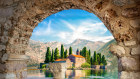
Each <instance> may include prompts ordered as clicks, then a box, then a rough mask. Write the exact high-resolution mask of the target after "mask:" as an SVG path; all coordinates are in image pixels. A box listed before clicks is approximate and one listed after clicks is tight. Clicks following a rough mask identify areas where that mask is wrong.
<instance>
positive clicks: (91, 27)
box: [57, 20, 113, 43]
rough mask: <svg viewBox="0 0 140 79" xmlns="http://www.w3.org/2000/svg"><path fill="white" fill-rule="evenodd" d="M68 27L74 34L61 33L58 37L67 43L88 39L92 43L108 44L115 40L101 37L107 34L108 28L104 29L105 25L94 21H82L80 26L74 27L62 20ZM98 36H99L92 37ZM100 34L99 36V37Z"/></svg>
mask: <svg viewBox="0 0 140 79" xmlns="http://www.w3.org/2000/svg"><path fill="white" fill-rule="evenodd" d="M61 21H62V22H63V23H64V24H65V25H66V27H68V28H69V29H71V30H72V32H64V31H63V32H59V33H58V34H57V36H58V37H59V38H61V40H66V41H65V43H71V42H73V41H74V40H75V39H86V40H91V41H103V42H108V41H110V40H111V39H113V36H103V37H102V36H100V34H104V33H105V32H107V28H106V27H104V25H103V23H101V22H100V23H99V22H98V23H97V22H96V23H94V22H92V21H88V20H85V21H82V22H81V23H80V25H77V27H76V26H74V25H72V24H70V23H69V22H67V21H65V20H61ZM92 34H97V35H92ZM98 34H99V35H98Z"/></svg>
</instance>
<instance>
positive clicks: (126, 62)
mask: <svg viewBox="0 0 140 79" xmlns="http://www.w3.org/2000/svg"><path fill="white" fill-rule="evenodd" d="M139 5H140V1H139V0H11V1H9V0H0V78H1V79H5V78H7V79H8V78H13V79H24V78H26V76H27V72H26V71H25V70H26V61H27V59H28V57H26V56H25V52H26V47H27V45H28V40H29V38H30V36H31V34H32V31H33V29H34V28H35V26H36V25H37V24H38V23H39V22H41V21H42V20H43V19H44V18H46V17H48V16H50V15H51V14H54V13H56V12H59V11H61V10H66V9H83V10H86V11H88V12H91V13H94V14H95V15H97V16H98V17H99V18H100V19H101V20H102V22H103V23H104V24H105V26H106V27H107V28H108V29H109V30H110V32H111V33H112V35H113V36H114V38H115V39H116V41H117V45H112V46H111V48H110V50H111V52H112V53H113V54H115V55H117V56H118V59H119V61H118V62H119V63H118V64H119V71H120V74H119V76H120V78H121V79H138V78H140V76H139V74H140V6H139Z"/></svg>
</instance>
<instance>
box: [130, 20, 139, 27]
mask: <svg viewBox="0 0 140 79" xmlns="http://www.w3.org/2000/svg"><path fill="white" fill-rule="evenodd" d="M130 25H131V26H132V27H134V28H140V19H135V20H130Z"/></svg>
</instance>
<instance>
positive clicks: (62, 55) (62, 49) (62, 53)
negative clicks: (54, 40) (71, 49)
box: [61, 44, 64, 58]
mask: <svg viewBox="0 0 140 79" xmlns="http://www.w3.org/2000/svg"><path fill="white" fill-rule="evenodd" d="M61 58H64V46H63V44H62V45H61Z"/></svg>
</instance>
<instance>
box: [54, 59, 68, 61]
mask: <svg viewBox="0 0 140 79" xmlns="http://www.w3.org/2000/svg"><path fill="white" fill-rule="evenodd" d="M66 60H67V59H56V60H55V61H66Z"/></svg>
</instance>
